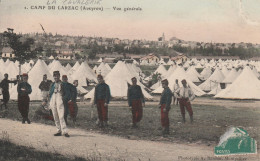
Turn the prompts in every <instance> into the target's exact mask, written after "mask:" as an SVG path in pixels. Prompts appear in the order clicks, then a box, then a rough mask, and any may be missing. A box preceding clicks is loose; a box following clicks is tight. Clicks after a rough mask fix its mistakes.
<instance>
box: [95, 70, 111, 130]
mask: <svg viewBox="0 0 260 161" xmlns="http://www.w3.org/2000/svg"><path fill="white" fill-rule="evenodd" d="M97 80H98V84H97V86H96V87H95V93H94V105H96V106H97V112H98V118H99V126H100V127H103V126H107V121H108V104H109V101H110V97H111V95H110V89H109V86H108V85H107V84H106V83H105V81H104V79H103V76H102V75H98V77H97Z"/></svg>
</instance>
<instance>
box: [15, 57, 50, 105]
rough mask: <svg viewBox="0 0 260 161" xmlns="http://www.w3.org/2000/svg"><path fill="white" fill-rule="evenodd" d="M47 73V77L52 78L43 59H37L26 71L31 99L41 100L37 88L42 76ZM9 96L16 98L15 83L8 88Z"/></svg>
mask: <svg viewBox="0 0 260 161" xmlns="http://www.w3.org/2000/svg"><path fill="white" fill-rule="evenodd" d="M44 74H47V77H48V79H50V80H53V77H52V75H51V73H50V72H49V70H48V68H47V66H46V64H45V63H44V62H43V60H40V59H38V61H37V62H36V64H35V65H34V66H33V68H32V69H31V70H30V72H29V73H28V76H29V79H28V83H29V84H30V85H31V86H32V93H31V94H30V95H29V96H30V99H31V100H41V99H42V95H41V91H40V89H39V85H40V83H41V81H42V78H43V77H42V76H43V75H44ZM10 98H11V99H14V100H16V99H17V85H16V86H14V87H13V88H11V90H10Z"/></svg>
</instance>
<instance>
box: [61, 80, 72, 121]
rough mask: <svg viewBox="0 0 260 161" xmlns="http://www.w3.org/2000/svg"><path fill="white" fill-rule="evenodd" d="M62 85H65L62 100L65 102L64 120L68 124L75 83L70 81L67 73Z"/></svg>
mask: <svg viewBox="0 0 260 161" xmlns="http://www.w3.org/2000/svg"><path fill="white" fill-rule="evenodd" d="M62 86H63V95H62V100H63V104H64V108H65V111H64V120H65V122H66V124H67V125H68V120H67V118H68V114H69V103H71V102H72V87H73V85H72V84H70V83H69V82H68V77H67V75H63V76H62Z"/></svg>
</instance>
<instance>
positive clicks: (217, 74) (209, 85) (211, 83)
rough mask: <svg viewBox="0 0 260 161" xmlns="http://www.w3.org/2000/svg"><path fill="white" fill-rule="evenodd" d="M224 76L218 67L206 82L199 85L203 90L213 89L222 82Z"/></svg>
mask: <svg viewBox="0 0 260 161" xmlns="http://www.w3.org/2000/svg"><path fill="white" fill-rule="evenodd" d="M224 78H225V76H224V74H223V73H222V72H221V71H220V70H219V68H216V69H215V71H214V73H213V74H212V75H211V76H210V77H209V78H208V79H207V80H206V81H205V82H203V83H202V84H201V85H199V87H200V89H202V90H203V91H211V90H212V89H214V88H215V87H216V86H217V84H218V83H219V82H222V81H223V80H224Z"/></svg>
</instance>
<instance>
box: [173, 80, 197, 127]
mask: <svg viewBox="0 0 260 161" xmlns="http://www.w3.org/2000/svg"><path fill="white" fill-rule="evenodd" d="M181 83H182V85H183V87H181V88H179V89H178V90H177V91H176V93H177V95H178V97H179V103H180V109H181V115H182V121H183V123H185V108H184V107H186V109H187V111H188V112H189V115H190V122H191V123H192V122H193V111H192V108H191V104H190V101H192V100H194V99H195V95H194V93H193V92H192V90H191V89H190V87H188V86H187V82H186V80H185V79H183V80H182V81H181Z"/></svg>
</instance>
